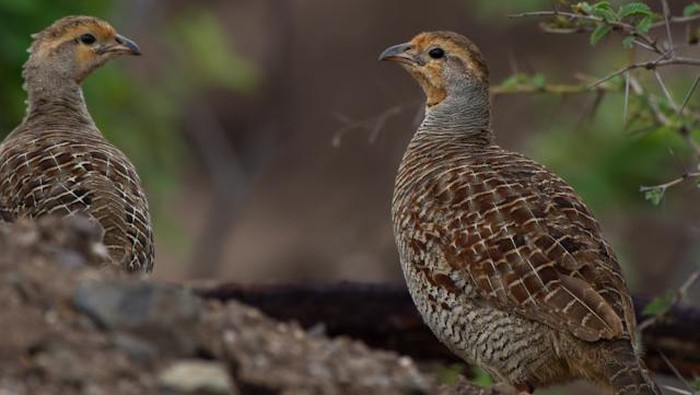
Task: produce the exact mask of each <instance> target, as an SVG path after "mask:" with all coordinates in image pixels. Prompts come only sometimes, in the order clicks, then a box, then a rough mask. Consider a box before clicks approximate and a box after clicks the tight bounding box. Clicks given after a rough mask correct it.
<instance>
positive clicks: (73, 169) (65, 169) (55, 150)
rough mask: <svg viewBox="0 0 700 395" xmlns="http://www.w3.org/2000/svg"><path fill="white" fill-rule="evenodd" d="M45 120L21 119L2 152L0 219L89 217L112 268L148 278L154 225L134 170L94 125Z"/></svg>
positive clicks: (52, 119) (150, 266)
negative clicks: (101, 232) (97, 228)
mask: <svg viewBox="0 0 700 395" xmlns="http://www.w3.org/2000/svg"><path fill="white" fill-rule="evenodd" d="M46 119H49V120H51V121H49V122H31V121H30V122H27V121H26V120H25V122H24V123H23V124H22V125H20V126H18V127H17V129H15V131H13V133H12V134H11V135H10V136H8V138H7V139H6V140H5V141H4V142H3V143H2V144H1V145H0V210H1V211H0V215H2V219H3V220H4V221H15V220H16V219H18V218H21V217H28V218H37V217H41V216H45V215H58V216H67V215H74V214H78V213H83V214H86V215H88V216H90V217H92V218H93V219H95V220H96V221H97V222H99V223H100V225H101V226H102V227H103V229H104V244H105V246H106V247H107V249H108V251H109V253H110V256H111V257H112V259H113V260H114V261H115V263H117V264H119V265H121V266H122V267H124V268H125V269H127V270H129V271H150V270H151V268H152V266H153V256H154V250H153V235H152V230H151V220H150V215H149V211H148V203H147V201H146V196H145V193H144V191H143V188H142V186H141V182H140V180H139V177H138V174H137V173H136V170H135V169H134V166H133V165H132V164H131V162H130V161H129V160H128V158H127V157H126V156H125V155H124V154H123V153H122V152H121V151H119V150H118V149H117V148H116V147H114V146H113V145H112V144H111V143H109V142H108V141H107V140H106V139H105V138H104V137H103V136H102V135H101V134H100V132H99V131H98V130H97V129H96V128H95V127H94V126H93V125H92V124H91V122H88V121H85V122H81V121H75V120H72V121H69V119H61V118H56V117H55V116H52V117H47V118H46Z"/></svg>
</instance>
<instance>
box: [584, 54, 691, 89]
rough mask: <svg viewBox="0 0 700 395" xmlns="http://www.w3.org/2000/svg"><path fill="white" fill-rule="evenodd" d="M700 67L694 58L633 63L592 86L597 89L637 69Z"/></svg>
mask: <svg viewBox="0 0 700 395" xmlns="http://www.w3.org/2000/svg"><path fill="white" fill-rule="evenodd" d="M672 65H676V66H700V59H693V58H685V57H679V56H676V57H673V58H667V57H666V56H661V57H659V58H658V59H656V60H652V61H647V62H640V63H633V64H630V65H627V66H625V67H623V68H621V69H619V70H617V71H615V72H613V73H611V74H608V75H607V76H605V77H603V78H601V79H600V80H598V81H596V82H595V83H594V84H592V85H591V87H596V86H598V85H600V84H602V83H603V82H606V81H608V80H610V79H612V78H614V77H617V76H618V75H620V74H624V73H626V72H628V71H630V70H635V69H647V70H655V69H656V68H658V67H666V66H672Z"/></svg>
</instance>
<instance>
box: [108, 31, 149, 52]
mask: <svg viewBox="0 0 700 395" xmlns="http://www.w3.org/2000/svg"><path fill="white" fill-rule="evenodd" d="M114 41H116V42H115V43H114V44H109V45H105V46H103V47H102V48H100V53H108V52H113V53H115V54H123V55H136V56H139V55H141V48H139V46H138V45H136V43H135V42H133V41H131V40H129V39H128V38H126V37H124V36H122V35H121V34H117V36H116V37H115V38H114Z"/></svg>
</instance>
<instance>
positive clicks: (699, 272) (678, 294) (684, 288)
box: [637, 173, 700, 332]
mask: <svg viewBox="0 0 700 395" xmlns="http://www.w3.org/2000/svg"><path fill="white" fill-rule="evenodd" d="M697 175H698V176H700V173H698V174H697ZM699 279H700V268H698V269H696V270H695V271H694V272H693V273H691V274H690V276H688V279H687V280H685V282H684V283H683V284H681V286H680V287H678V289H677V290H676V291H675V292H674V294H673V299H671V303H669V310H670V308H671V307H673V306H675V305H677V304H678V303H680V302H681V301H682V300H683V299H685V298H686V297H687V296H688V291H689V290H690V288H691V287H692V286H693V285H694V284H695V283H696V282H698V280H699ZM662 317H663V315H655V316H653V317H649V318H647V319H646V320H644V321H643V322H642V323H640V324H639V326H638V327H637V328H638V330H639V331H640V332H641V331H643V330H644V329H645V328H648V327H649V326H651V325H654V324H655V323H656V322H657V321H659V320H660V319H661V318H662Z"/></svg>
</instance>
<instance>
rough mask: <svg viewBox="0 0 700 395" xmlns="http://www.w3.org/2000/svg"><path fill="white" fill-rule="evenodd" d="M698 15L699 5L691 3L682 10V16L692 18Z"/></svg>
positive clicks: (699, 11)
mask: <svg viewBox="0 0 700 395" xmlns="http://www.w3.org/2000/svg"><path fill="white" fill-rule="evenodd" d="M698 13H700V4H698V3H692V4H690V5H687V6H686V7H685V8H684V9H683V16H692V15H695V14H698Z"/></svg>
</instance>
